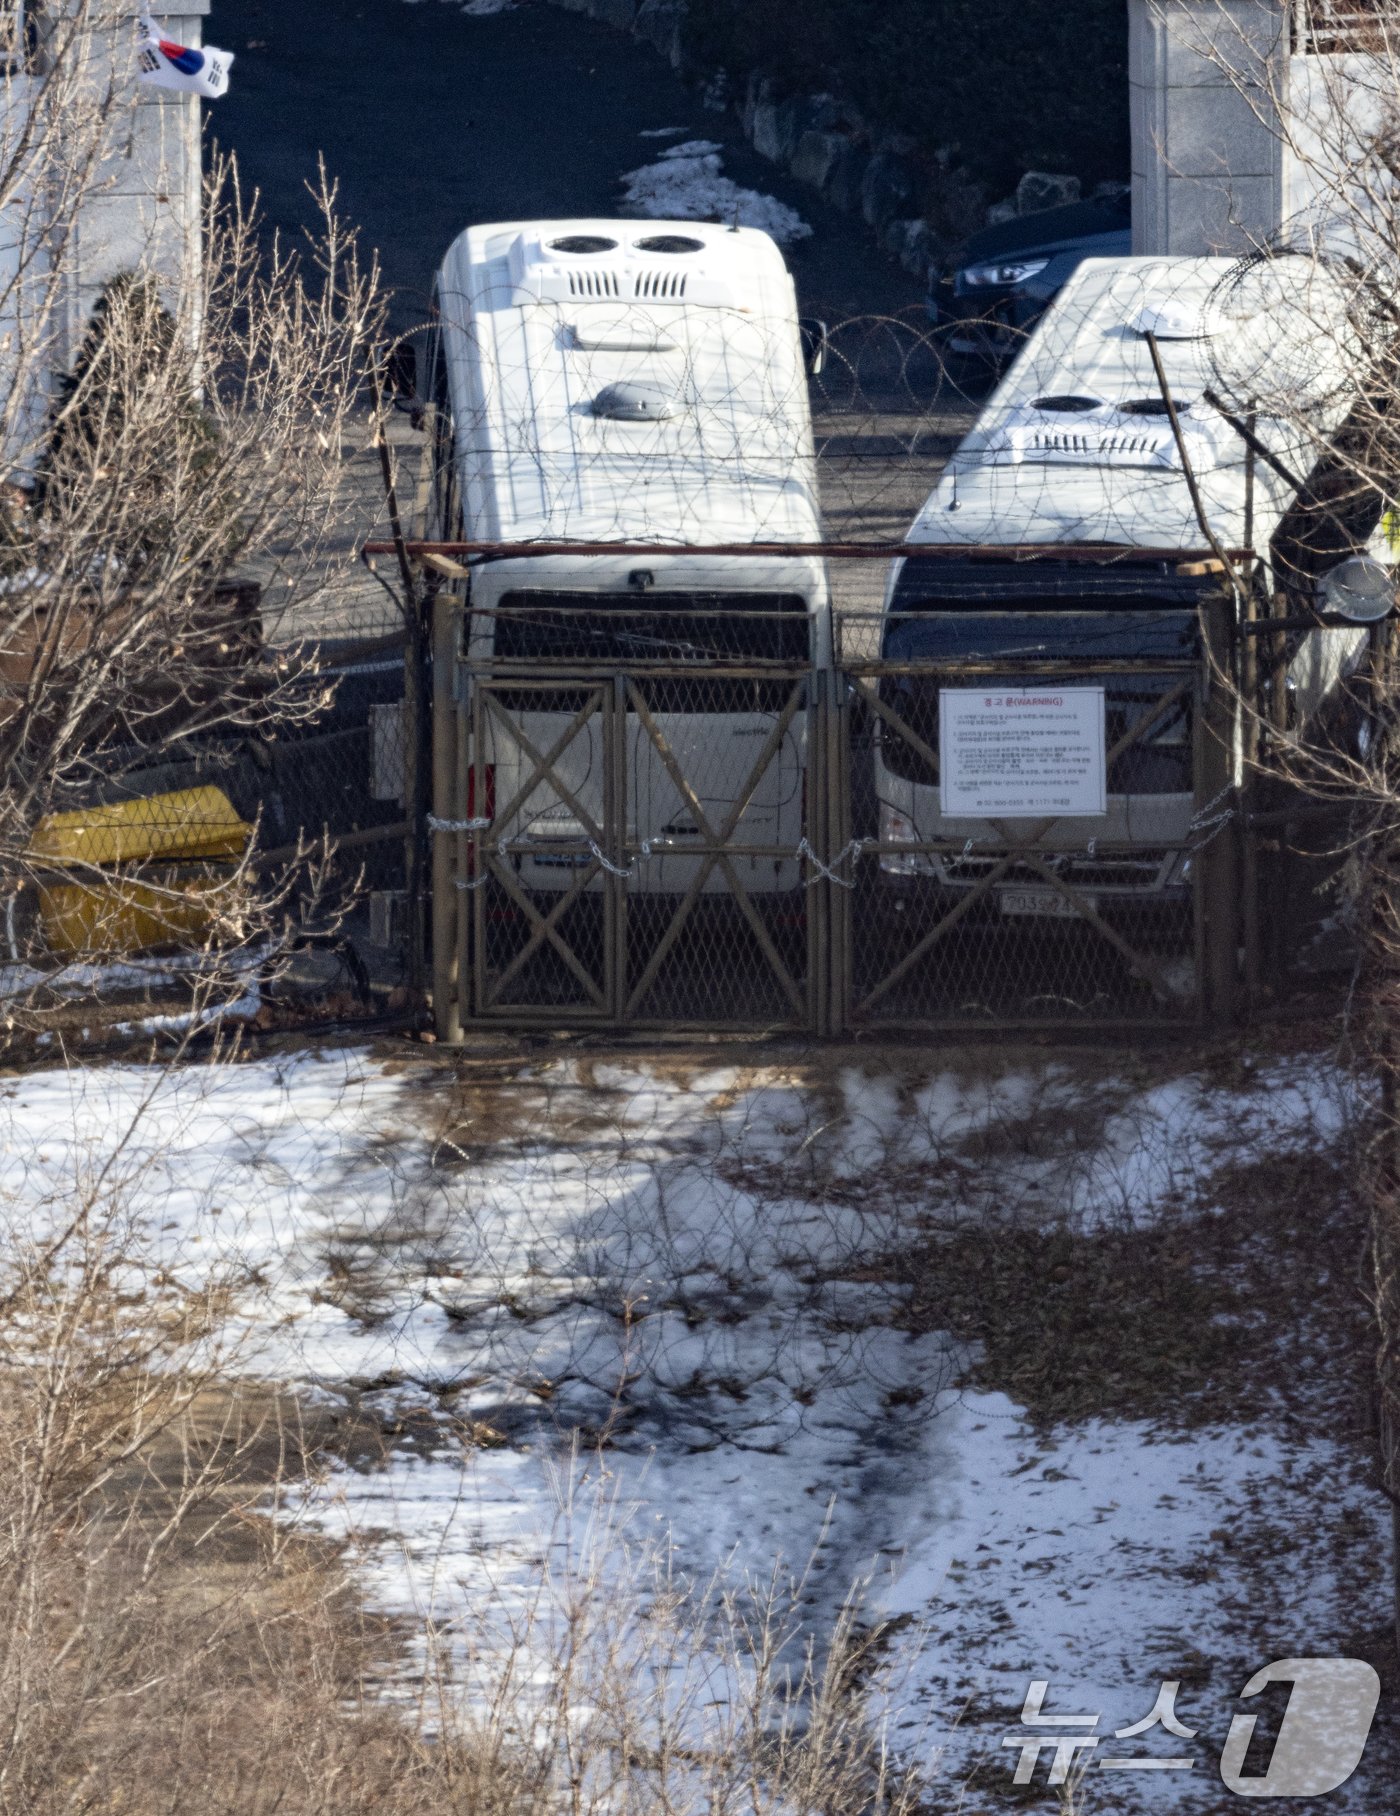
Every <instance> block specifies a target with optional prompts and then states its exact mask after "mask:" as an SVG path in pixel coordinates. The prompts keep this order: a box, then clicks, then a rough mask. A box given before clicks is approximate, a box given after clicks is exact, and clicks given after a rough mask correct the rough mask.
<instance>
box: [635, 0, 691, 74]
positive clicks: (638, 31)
mask: <svg viewBox="0 0 1400 1816" xmlns="http://www.w3.org/2000/svg"><path fill="white" fill-rule="evenodd" d="M685 15H686V3H685V0H641V5H640V6H639V7H638V8H637V16H636V18H635V19H634V20H633V22H632V32H633V35H634V36H635V37H638V38H641V39H642V40H643V41H644V42H645V43H647V44H652V45H654V46H655V47H656V49H657V50H659V51H660V52H661V54H662V56H663V57H665V58H666V60H667V62H668V63H669V64H670V65H671V67H672V69H679V68H680V66H681V62H682V60H683V58H682V49H681V27H682V25H683V23H684V21H685Z"/></svg>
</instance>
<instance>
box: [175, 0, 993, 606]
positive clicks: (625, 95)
mask: <svg viewBox="0 0 1400 1816" xmlns="http://www.w3.org/2000/svg"><path fill="white" fill-rule="evenodd" d="M209 36H210V37H211V38H212V39H213V40H214V41H215V42H216V43H219V44H221V45H223V46H224V47H225V48H226V49H228V50H231V51H233V52H235V53H236V55H237V58H238V62H237V64H236V67H235V72H234V81H233V87H232V91H231V93H230V94H229V96H228V97H227V98H226V99H225V100H223V101H221V102H219V103H218V104H217V105H216V106H214V107H212V108H210V110H209V113H210V116H211V118H210V130H211V131H212V132H213V134H214V135H215V136H216V138H217V139H218V141H219V142H220V143H221V144H223V145H225V146H227V147H229V148H231V149H233V150H234V151H236V152H237V154H238V157H239V159H240V162H241V164H242V166H243V169H244V172H245V175H246V176H248V177H250V178H251V179H252V180H253V181H254V182H255V183H256V184H257V185H258V187H259V189H260V190H261V192H262V195H263V198H264V203H265V208H266V213H267V217H268V221H269V224H270V225H273V226H276V227H278V228H280V229H282V230H284V231H287V230H290V231H293V232H296V231H299V230H300V229H301V228H303V227H304V226H307V225H309V224H311V223H312V221H313V219H314V210H313V208H312V206H311V203H310V200H309V197H308V195H307V192H306V183H307V182H308V180H310V179H313V178H314V176H315V173H316V164H317V158H318V156H319V155H324V157H325V160H326V165H327V168H328V170H329V171H330V173H331V175H332V176H333V177H335V178H336V179H337V180H338V181H339V183H340V186H341V201H342V206H343V208H344V211H345V213H346V216H347V217H348V218H349V219H351V220H353V221H355V222H358V223H359V224H360V226H361V228H362V230H363V232H364V235H365V239H366V241H367V243H368V244H369V245H371V246H373V247H375V248H376V249H377V251H378V253H379V255H380V259H381V262H382V265H383V269H384V273H385V276H386V278H387V280H388V282H389V283H390V285H391V286H392V287H393V291H394V303H393V323H394V326H395V327H396V328H397V329H399V330H400V331H402V330H405V329H409V328H411V327H413V326H414V325H415V324H416V323H418V322H419V321H421V320H422V318H423V312H424V310H425V308H426V305H427V299H428V296H429V294H430V290H431V284H432V274H433V271H434V269H435V268H436V266H437V264H438V262H439V260H440V259H441V256H442V253H443V251H444V249H445V248H446V246H447V245H448V243H449V242H450V241H451V240H452V238H453V237H454V236H455V235H456V234H457V233H458V232H460V231H461V229H462V228H463V227H464V226H466V225H467V224H468V223H469V222H472V221H481V220H491V219H498V220H499V219H512V218H516V219H519V218H527V219H528V218H548V217H550V216H559V215H576V214H604V215H607V214H613V213H616V211H617V208H618V199H619V181H618V180H619V178H620V176H621V175H622V173H623V172H624V171H627V170H629V169H632V168H634V167H635V166H636V165H638V164H641V163H645V162H649V161H651V159H653V158H654V157H655V156H656V155H657V152H658V150H659V144H658V141H657V140H655V139H646V138H643V137H641V136H640V135H641V134H642V133H643V132H644V131H646V130H647V129H649V128H661V127H684V128H686V130H687V133H688V134H690V135H691V136H695V137H701V136H703V137H705V138H709V139H713V140H716V141H718V142H720V143H721V144H722V145H723V146H724V148H725V150H724V156H725V170H726V173H727V174H728V175H730V176H732V177H733V178H734V179H735V180H736V181H737V182H740V183H743V184H745V185H746V186H748V187H751V188H755V189H759V190H762V191H764V192H766V193H769V194H772V195H775V196H777V197H778V198H779V199H780V200H782V201H785V202H787V203H789V204H790V205H791V206H793V207H795V208H796V209H797V210H798V211H799V212H800V213H801V214H802V216H803V217H804V218H805V219H806V220H808V221H809V222H810V223H811V224H812V226H813V228H814V232H813V234H812V236H811V238H810V239H807V240H802V241H798V242H797V243H795V244H794V245H793V246H792V247H791V248H790V249H789V260H790V263H791V266H792V270H793V274H794V277H795V279H796V282H797V286H798V292H799V295H800V297H801V299H802V303H803V306H804V308H806V309H808V310H810V311H812V312H814V313H820V314H822V315H824V316H825V317H826V318H827V319H829V320H831V321H833V322H841V321H844V320H846V319H847V318H850V317H866V316H876V315H878V316H885V317H888V316H891V315H903V316H904V317H905V318H906V320H907V321H908V323H909V324H910V328H909V330H908V332H909V333H913V334H915V335H917V333H918V332H919V327H920V317H921V312H920V295H919V289H918V286H917V284H916V283H915V281H914V279H913V278H911V277H909V276H908V275H907V274H906V273H905V272H903V271H901V270H899V269H898V267H896V266H895V265H894V264H892V263H891V261H890V260H889V259H887V258H886V257H884V255H883V254H881V253H880V251H879V250H878V248H877V247H876V245H875V243H874V240H873V238H872V236H871V235H870V233H869V232H868V230H867V229H866V228H865V227H864V225H863V224H862V223H861V222H859V221H857V220H855V219H853V218H852V217H850V216H848V215H843V214H840V213H838V212H837V211H836V210H834V209H832V208H829V207H828V206H827V205H826V204H825V203H823V202H822V201H821V199H820V197H818V196H816V195H815V194H814V192H812V191H810V190H807V189H804V188H803V187H802V186H800V185H799V184H796V183H794V182H792V181H791V180H790V179H789V178H788V177H787V176H786V175H785V174H784V173H782V172H781V171H779V170H778V169H777V167H776V166H774V165H771V164H769V163H767V162H766V161H765V160H764V159H762V158H760V157H759V156H758V155H757V153H756V152H754V151H753V150H752V148H751V147H750V146H748V145H747V144H746V143H745V141H744V140H743V138H742V136H741V134H740V132H739V130H738V126H737V123H736V122H735V121H734V120H733V119H732V118H731V117H727V116H725V115H721V114H716V113H713V112H709V111H707V110H706V109H705V108H704V106H703V105H702V103H701V100H700V98H699V96H698V95H696V94H694V93H693V92H692V91H691V90H690V89H689V88H688V87H687V86H686V85H685V84H684V83H683V82H681V81H680V79H679V78H678V77H677V76H676V75H675V74H674V73H673V72H672V71H671V70H670V69H669V68H668V67H667V65H666V64H665V63H664V62H663V61H662V59H661V58H660V57H658V56H657V55H656V54H655V53H654V52H653V51H651V50H650V49H649V48H647V47H646V46H644V45H640V44H637V43H635V42H634V41H632V40H631V39H629V38H625V37H623V36H622V35H620V34H618V33H615V32H612V31H609V30H608V29H607V28H606V27H604V26H601V25H598V24H596V23H594V22H593V21H592V20H588V19H584V18H582V17H580V16H578V15H576V14H572V13H566V12H562V11H560V10H558V9H556V8H554V7H551V6H548V5H546V4H544V3H543V0H522V4H520V5H519V6H517V7H516V8H515V9H514V10H513V11H510V12H506V13H501V14H497V15H494V16H488V17H485V18H474V17H470V16H468V15H466V14H464V13H463V12H462V11H461V10H460V7H458V6H457V5H454V4H443V3H442V0H419V3H417V4H406V3H405V0H316V4H314V5H308V4H303V5H300V6H288V5H286V4H285V3H284V0H217V4H216V8H215V12H214V15H213V16H212V18H211V19H210V21H209ZM663 143H664V142H663ZM841 350H842V352H843V353H844V355H845V357H846V359H847V361H848V362H849V366H854V367H855V368H856V370H857V372H858V374H859V382H858V383H855V384H853V383H851V382H850V381H849V366H848V367H847V368H846V369H844V370H841V369H837V370H835V371H834V374H833V377H832V379H831V380H829V381H828V383H827V385H826V386H825V387H824V389H823V390H822V391H820V392H819V394H818V395H817V396H816V397H815V399H814V402H815V405H816V417H817V433H818V443H819V447H820V448H821V450H822V470H823V491H824V501H825V505H826V510H827V515H828V520H829V523H830V526H831V530H832V533H833V534H834V535H840V536H847V535H860V536H869V537H879V538H882V539H883V538H889V539H891V540H895V539H897V538H898V537H899V536H900V535H901V534H902V533H903V531H904V529H905V528H906V527H907V525H908V523H909V520H910V518H911V517H912V516H913V514H914V512H915V511H916V510H917V509H918V507H919V505H920V504H921V503H922V501H923V499H924V498H925V496H926V495H927V493H928V490H929V488H930V486H931V485H932V483H933V480H934V478H935V477H936V475H937V472H938V470H939V468H940V466H941V464H942V461H943V459H944V458H945V456H946V452H947V449H948V446H949V445H950V443H951V441H952V440H955V439H956V436H957V435H958V434H959V433H961V430H962V428H963V427H965V425H966V409H965V406H964V407H962V408H961V409H960V408H959V405H960V403H961V401H962V400H960V399H958V398H956V397H949V396H947V395H946V394H945V395H944V396H943V397H941V398H939V397H938V396H937V373H936V369H935V368H934V366H933V365H932V363H931V362H929V361H927V360H925V361H923V362H921V363H919V362H916V364H915V366H914V368H913V369H912V370H907V369H906V367H905V353H906V351H907V334H906V336H905V339H904V344H903V345H902V346H897V345H896V344H895V341H894V340H893V339H892V338H891V336H890V334H889V332H888V331H884V330H873V329H867V328H864V327H853V328H851V329H848V330H847V332H846V334H845V336H844V338H843V340H842V342H841ZM837 367H838V368H839V367H840V362H837ZM400 439H401V440H403V441H404V443H405V446H404V455H405V458H406V461H407V462H408V463H413V462H416V458H417V450H416V447H414V446H412V445H409V444H408V438H407V437H406V435H401V436H400ZM362 441H363V442H364V443H365V444H366V445H363V446H361V447H360V448H359V449H358V450H356V451H355V452H354V453H353V454H352V456H351V458H350V459H349V460H348V461H347V466H346V496H347V500H348V501H349V502H350V504H351V505H352V508H353V514H354V518H355V522H354V523H353V524H351V525H349V526H347V535H346V546H347V547H348V546H349V541H350V538H351V536H352V535H353V533H354V530H355V529H358V531H359V534H360V535H361V536H363V535H365V534H368V533H371V525H370V523H369V521H368V520H369V519H370V518H372V517H373V518H377V519H378V520H379V527H380V528H381V529H382V516H381V513H380V504H381V499H380V489H379V478H378V469H377V462H376V459H375V457H374V455H373V452H372V450H370V449H369V447H368V445H367V443H368V436H367V435H366V436H365V437H363V438H362ZM880 581H881V570H877V569H876V568H875V567H874V566H867V567H866V568H864V569H862V570H860V571H856V570H849V569H843V570H841V571H840V572H839V573H838V583H839V596H840V598H841V600H842V602H843V604H845V605H846V606H847V607H848V608H850V607H854V606H860V607H871V606H873V605H875V604H876V603H877V602H878V596H879V589H880ZM389 609H390V608H389V601H388V599H387V597H386V596H385V594H384V593H383V592H382V591H381V590H380V589H379V588H377V587H375V586H374V584H373V583H372V582H371V583H369V584H368V585H365V584H364V583H363V581H361V582H360V583H359V584H358V585H356V586H353V587H351V588H350V589H349V590H348V591H345V592H343V593H342V594H341V595H340V596H339V597H338V598H336V599H334V600H331V601H328V602H326V603H325V604H324V606H323V608H322V609H321V610H319V611H318V612H316V613H315V614H314V615H309V616H303V617H302V618H301V619H299V620H298V622H297V623H296V624H295V625H291V624H289V625H287V626H284V627H283V630H284V633H286V632H291V631H297V632H303V631H309V630H316V631H320V632H327V631H339V632H342V633H343V632H347V631H352V630H353V631H357V632H359V631H364V632H370V631H373V630H375V629H377V628H381V627H387V625H388V623H389V622H390V620H389V618H388V612H389Z"/></svg>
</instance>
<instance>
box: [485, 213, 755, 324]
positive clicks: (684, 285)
mask: <svg viewBox="0 0 1400 1816" xmlns="http://www.w3.org/2000/svg"><path fill="white" fill-rule="evenodd" d="M604 238H605V236H604V235H602V234H561V235H557V236H556V237H555V238H554V239H552V240H545V239H543V238H541V236H540V234H539V233H538V232H537V231H532V232H527V233H520V234H517V235H516V237H515V239H514V241H513V242H512V244H511V248H510V253H509V257H508V265H509V270H510V283H511V291H512V294H511V301H512V303H513V304H515V305H516V306H520V305H523V304H528V303H581V302H583V303H586V302H613V301H619V302H642V303H689V304H698V305H699V306H700V307H702V308H711V309H734V308H738V307H739V303H740V299H739V297H738V296H737V294H736V292H735V287H734V284H733V282H732V281H731V278H730V275H729V273H728V272H727V271H726V272H724V274H723V275H721V271H720V269H717V266H719V264H720V261H719V260H718V258H717V256H716V255H715V254H714V253H713V251H711V256H710V257H709V258H705V257H703V256H700V254H703V253H705V252H706V251H707V250H711V249H709V248H706V247H705V246H704V245H703V244H702V243H701V242H699V241H697V242H696V245H697V248H698V252H697V253H693V254H690V255H689V256H687V257H677V256H675V255H671V256H668V255H667V253H666V251H664V250H663V249H662V248H663V244H665V243H668V240H669V236H665V235H655V236H653V237H652V239H651V240H649V241H647V242H641V241H639V242H638V243H637V245H636V246H612V247H609V248H607V249H606V250H604V249H603V241H604ZM585 244H587V245H588V246H590V247H594V248H596V250H592V251H587V252H584V251H578V250H574V249H575V248H578V247H582V246H584V245H585ZM644 247H645V249H643V248H644Z"/></svg>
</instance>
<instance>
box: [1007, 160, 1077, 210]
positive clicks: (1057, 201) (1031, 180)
mask: <svg viewBox="0 0 1400 1816" xmlns="http://www.w3.org/2000/svg"><path fill="white" fill-rule="evenodd" d="M1079 198H1080V187H1079V178H1078V177H1070V176H1055V175H1053V174H1052V173H1051V172H1049V171H1046V170H1028V171H1027V172H1026V174H1025V175H1024V176H1023V177H1022V178H1021V180H1020V182H1019V183H1018V184H1017V185H1016V212H1017V214H1039V213H1040V212H1041V210H1042V209H1044V208H1063V207H1064V206H1065V205H1066V204H1067V203H1069V202H1077V201H1078V200H1079Z"/></svg>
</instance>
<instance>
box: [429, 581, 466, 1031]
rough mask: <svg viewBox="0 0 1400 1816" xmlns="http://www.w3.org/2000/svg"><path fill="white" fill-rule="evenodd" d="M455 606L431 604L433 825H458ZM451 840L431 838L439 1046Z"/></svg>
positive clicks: (450, 1025) (456, 1009)
mask: <svg viewBox="0 0 1400 1816" xmlns="http://www.w3.org/2000/svg"><path fill="white" fill-rule="evenodd" d="M459 603H460V602H459V601H458V600H457V599H455V598H454V597H453V596H452V595H451V594H450V593H447V592H440V593H438V594H437V595H436V596H435V597H434V599H433V736H432V752H433V789H432V794H433V812H434V814H435V815H436V816H437V818H438V819H439V820H448V821H454V822H456V821H460V820H461V819H462V818H463V802H462V800H461V799H460V789H459V787H458V773H459V764H458V761H457V714H456V710H455V705H454V701H453V693H454V688H453V681H454V679H455V669H456V656H457V652H456V639H455V636H454V632H455V630H456V625H457V618H458V610H459ZM459 843H460V841H459V839H458V837H457V836H456V835H455V834H449V833H445V832H436V833H434V834H433V842H432V853H433V923H432V954H433V1018H434V1021H435V1023H436V1025H437V1036H438V1039H439V1040H442V1041H452V1042H457V1041H460V1040H461V1038H462V1012H461V1003H460V1000H459V998H458V986H459V976H458V967H457V907H458V896H459V894H460V893H461V892H460V891H459V890H458V888H457V878H456V875H455V864H454V862H453V860H454V858H455V856H456V851H457V847H458V844H459Z"/></svg>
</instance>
